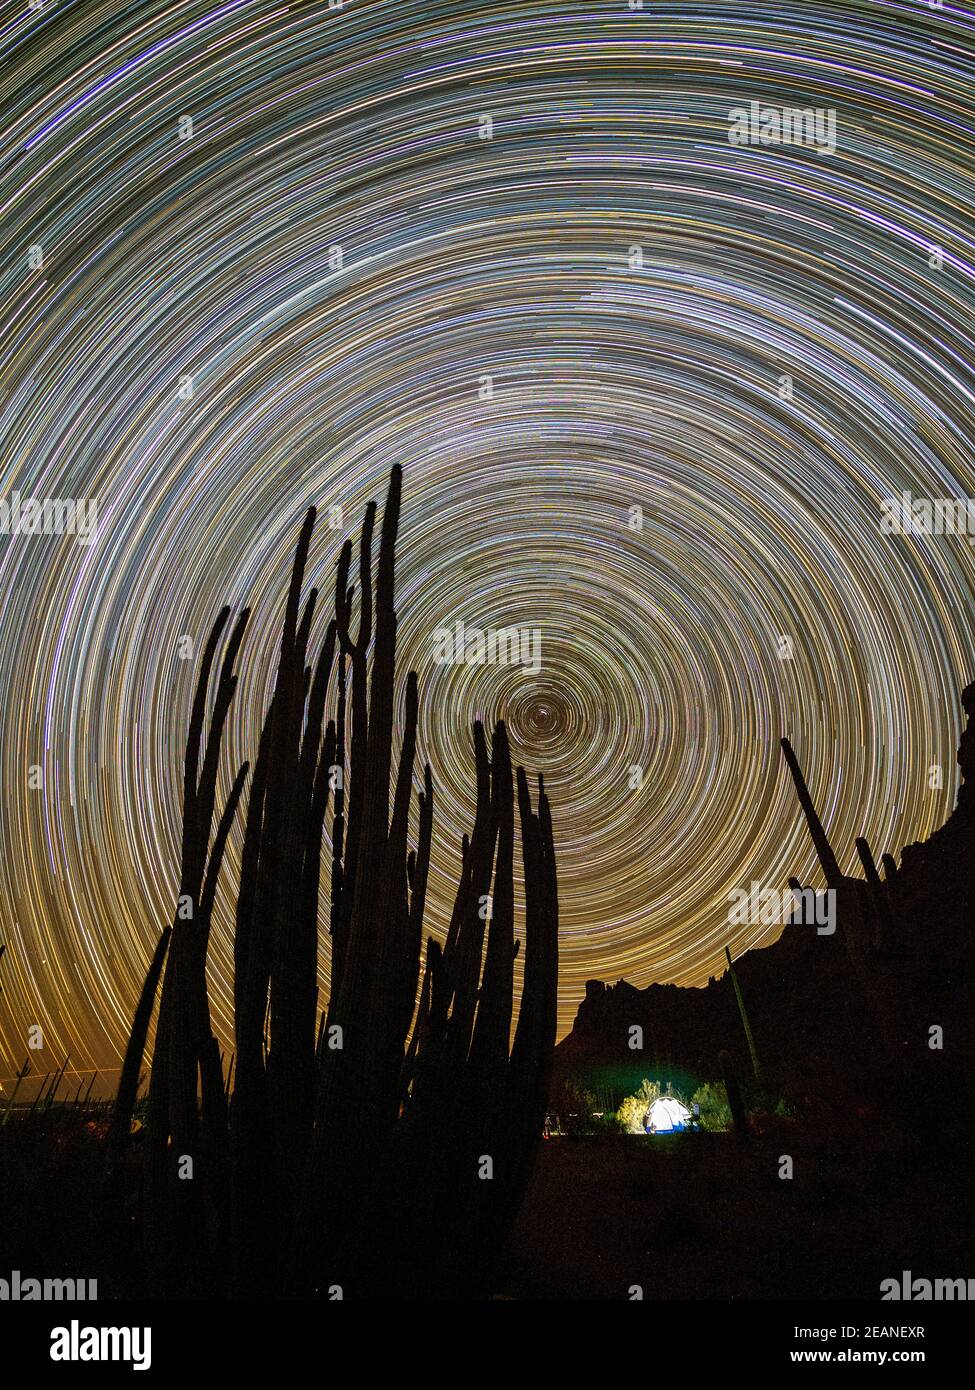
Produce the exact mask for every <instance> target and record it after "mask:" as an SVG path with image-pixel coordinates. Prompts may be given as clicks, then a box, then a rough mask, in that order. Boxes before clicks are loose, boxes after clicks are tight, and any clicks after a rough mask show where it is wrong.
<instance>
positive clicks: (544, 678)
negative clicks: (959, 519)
mask: <svg viewBox="0 0 975 1390" xmlns="http://www.w3.org/2000/svg"><path fill="white" fill-rule="evenodd" d="M633 2H634V0H631V3H633ZM973 74H975V11H969V10H967V9H965V8H964V7H956V6H950V5H949V4H948V3H947V0H946V3H945V5H944V7H943V8H941V9H934V10H932V9H929V8H928V6H927V4H926V3H916V2H913V0H912V2H911V3H907V0H905V2H904V3H890V4H888V3H844V4H813V3H810V0H800V2H799V3H795V4H791V5H790V4H781V3H780V4H774V5H773V4H770V5H765V4H756V3H747V4H738V5H731V4H723V3H716V4H698V5H683V6H675V5H669V4H656V3H652V2H651V0H644V3H643V5H642V8H638V9H635V10H631V9H630V8H629V6H628V5H627V3H626V0H607V3H590V4H585V5H583V4H578V3H533V4H523V3H509V4H504V3H500V4H499V3H482V4H457V3H450V4H447V3H439V2H438V0H414V3H392V2H391V0H386V3H382V2H381V0H378V2H376V3H370V2H369V0H346V3H345V4H344V5H343V6H341V7H339V6H336V7H335V8H330V7H329V6H328V4H327V3H326V2H325V0H317V3H314V4H291V5H281V4H274V3H265V2H264V0H235V2H234V3H230V4H224V5H215V4H213V3H212V0H202V2H198V0H191V2H190V3H167V4H155V3H139V4H129V5H125V4H119V3H111V4H108V3H106V4H99V3H89V0H75V2H74V3H71V0H47V3H45V4H44V5H43V7H42V8H38V9H33V8H30V7H29V6H28V4H27V0H17V3H16V4H6V5H3V6H0V103H2V128H0V136H2V146H0V325H2V326H0V436H2V442H0V473H2V480H0V498H7V499H9V498H10V497H11V496H12V495H13V494H14V493H15V492H18V493H20V494H21V495H22V496H23V497H25V498H44V497H49V498H59V499H93V500H94V501H95V502H96V504H97V530H96V532H95V534H94V538H93V539H92V540H91V541H90V543H88V544H82V543H79V540H78V539H77V538H76V537H74V536H70V535H67V536H64V535H62V536H58V535H52V536H43V535H42V536H32V535H17V536H8V535H4V536H0V613H2V623H0V771H2V779H3V797H2V806H0V817H2V818H0V875H2V878H0V940H5V941H6V942H7V944H8V950H7V954H6V956H5V958H4V960H3V963H2V966H0V984H2V987H3V994H2V997H0V1079H2V1080H3V1081H7V1079H8V1078H9V1077H10V1076H12V1074H13V1072H14V1071H15V1070H16V1068H17V1066H19V1064H20V1062H21V1061H22V1060H23V1058H24V1056H25V1055H26V1052H27V1046H26V1034H27V1028H28V1025H29V1024H31V1023H40V1024H41V1025H42V1027H43V1029H44V1033H45V1037H46V1040H47V1047H46V1049H45V1051H44V1052H42V1053H39V1054H35V1055H34V1056H35V1064H36V1065H37V1066H39V1067H40V1068H41V1069H42V1070H44V1069H46V1068H47V1067H48V1066H51V1067H53V1066H55V1065H59V1064H60V1063H61V1061H62V1060H63V1058H64V1055H65V1053H66V1052H68V1053H70V1055H71V1058H72V1067H71V1070H72V1071H74V1070H83V1069H85V1068H94V1067H102V1068H106V1069H110V1068H113V1067H114V1068H117V1067H118V1065H119V1060H120V1053H121V1049H122V1048H123V1046H124V1041H125V1037H126V1035H127V1031H128V1027H129V1022H130V1018H131V1012H132V1009H133V1006H134V1003H135V999H136V997H137V993H138V989H139V986H140V984H141V980H142V976H143V973H144V970H145V967H146V964H147V962H148V958H149V955H150V953H151V951H152V948H153V946H154V944H155V942H156V939H157V937H158V934H159V931H160V930H161V928H162V927H163V926H164V925H165V924H166V922H168V921H169V920H170V919H171V916H172V909H173V903H174V898H175V893H176V890H177V883H178V849H179V830H180V797H181V775H182V769H181V760H182V748H183V742H184V738H185V729H186V724H187V720H188V714H189V707H190V700H191V696H192V689H193V683H194V679H195V662H194V661H188V660H182V659H180V655H179V650H180V643H181V639H184V638H186V637H189V638H191V639H192V641H193V643H194V644H196V646H197V648H198V647H199V645H200V644H201V643H202V641H203V640H204V639H205V636H206V633H207V631H208V630H209V627H210V625H211V623H212V621H213V618H214V616H215V615H216V613H217V611H218V609H219V608H220V606H221V604H223V603H230V604H232V605H234V607H235V608H238V607H240V606H241V605H243V604H244V603H245V602H249V603H250V604H251V606H252V608H253V617H252V619H251V622H250V625H249V628H248V633H247V636H246V639H245V644H244V649H243V653H242V657H241V661H240V662H239V668H240V670H241V679H240V685H239V688H238V691H237V695H236V698H235V701H234V705H233V707H232V709H231V713H230V718H229V721H228V729H227V734H226V737H225V742H224V752H223V761H222V773H221V800H222V799H223V798H224V797H225V796H226V792H227V790H228V788H229V784H230V774H231V772H232V771H233V770H235V769H236V768H237V767H238V766H239V764H240V762H241V761H242V760H243V759H245V758H248V757H250V758H253V756H254V754H255V752H256V747H257V740H258V735H259V731H260V726H261V721H262V716H263V711H264V709H265V706H266V703H267V700H268V698H269V695H270V691H271V688H272V682H273V674H274V664H275V654H276V647H277V643H278V641H279V635H280V620H281V614H282V608H283V602H284V594H285V587H286V584H287V577H288V570H289V565H290V558H291V550H292V547H293V545H294V542H295V539H296V537H297V531H298V527H299V524H300V519H301V515H302V513H303V511H304V509H305V508H306V507H307V506H308V505H309V503H312V502H314V503H316V504H317V505H319V506H320V507H321V508H322V512H321V516H320V520H319V523H318V527H317V530H316V533H315V538H314V541H313V545H312V552H311V558H310V563H309V581H310V582H315V583H318V584H320V585H321V586H322V588H323V589H324V591H325V592H326V593H328V594H329V595H330V593H331V584H332V575H333V572H334V564H335V561H336V558H337V555H338V550H339V547H340V545H341V542H342V540H343V539H344V538H345V537H346V535H350V534H351V535H355V534H356V533H357V530H358V525H359V520H360V518H361V513H362V509H363V507H364V506H365V504H366V502H367V501H368V500H369V499H370V498H373V497H376V498H377V499H378V500H380V501H381V499H382V496H383V495H384V491H385V480H386V477H387V475H388V472H389V469H390V467H391V466H392V465H393V464H396V463H399V464H402V465H403V467H404V470H405V476H404V510H403V520H402V524H401V528H400V544H399V551H398V574H397V607H398V616H399V652H400V656H399V671H400V683H399V684H400V691H401V692H402V688H403V685H404V683H405V673H406V671H407V669H408V668H409V667H410V666H413V667H414V668H415V669H416V670H417V672H418V675H419V689H420V732H419V749H420V763H421V766H422V761H423V760H428V761H429V762H430V764H431V766H432V770H433V778H434V788H435V813H434V843H433V863H432V868H431V881H430V897H429V902H428V929H432V930H433V931H434V932H437V931H439V930H441V929H442V927H443V924H444V922H445V920H446V917H447V915H448V913H449V907H450V902H451V899H452V895H453V890H454V884H455V881H456V875H457V871H458V867H459V842H460V836H461V834H462V832H463V831H464V830H465V829H469V828H470V825H471V823H472V818H473V789H472V785H471V781H472V756H471V751H470V733H469V731H470V725H471V722H472V720H473V719H475V718H477V717H483V718H485V719H488V720H493V719H495V718H497V717H499V716H501V715H503V716H504V718H505V719H506V720H507V722H508V726H509V730H510V733H511V737H512V743H513V751H514V755H515V757H516V758H517V759H518V760H519V761H521V762H523V763H524V764H525V765H526V766H527V767H528V768H530V769H531V770H533V771H541V772H543V773H544V774H545V780H546V787H547V790H548V793H549V796H550V799H551V803H552V808H553V816H554V823H555V839H556V848H557V852H558V863H559V880H560V904H561V985H560V1027H561V1029H562V1031H564V1030H565V1029H567V1028H568V1027H569V1026H570V1025H571V1021H572V1018H573V1016H574V1013H575V1009H576V1007H577V1004H578V1001H579V999H580V997H581V995H582V992H583V986H584V982H585V981H586V980H587V979H590V978H594V977H595V978H601V979H606V980H616V979H618V978H620V977H622V976H625V977H626V978H627V979H629V980H631V981H632V982H633V983H635V984H638V985H641V986H642V985H646V984H649V983H650V982H652V981H654V980H661V981H666V980H673V981H677V982H679V983H685V984H703V983H705V982H706V980H707V978H708V976H709V975H710V974H717V973H720V971H721V969H722V968H723V959H722V957H723V948H724V946H725V944H726V942H728V943H729V944H730V945H731V946H732V949H733V951H735V952H736V953H737V952H740V951H741V950H744V949H746V948H747V947H748V946H749V945H751V944H754V943H756V942H758V941H764V942H766V943H767V942H768V941H770V940H772V939H774V937H775V935H776V934H777V932H778V930H779V929H778V928H771V929H770V928H769V927H767V926H761V925H756V926H750V927H736V928H734V929H730V928H729V927H728V925H727V912H728V894H729V892H730V891H731V890H732V889H734V888H736V887H739V886H745V887H747V886H748V885H749V884H750V883H751V881H752V880H757V881H759V882H761V883H762V884H764V885H770V886H775V887H779V888H784V887H785V885H786V881H787V879H788V877H789V875H791V874H798V875H799V876H800V877H801V878H802V879H803V880H804V881H810V880H811V881H813V882H815V883H821V881H822V880H821V878H820V876H819V875H818V871H817V870H816V868H815V864H814V859H813V855H812V851H811V846H810V844H809V842H808V837H807V835H806V832H805V829H804V827H803V825H802V823H801V817H800V815H799V811H798V806H797V804H796V801H795V796H794V792H793V791H792V789H791V783H790V782H789V780H788V777H787V774H786V771H785V769H784V766H783V765H782V762H781V757H780V754H779V749H778V740H779V738H780V737H781V736H782V735H783V734H787V735H789V736H790V737H791V739H792V741H793V744H794V746H795V748H796V752H797V754H798V756H799V758H800V760H801V761H802V763H803V765H804V767H805V769H806V772H807V776H808V779H809V782H810V787H811V790H812V792H813V795H814V797H815V799H816V801H817V804H818V806H819V809H820V811H821V814H822V815H823V818H824V820H825V822H826V824H827V826H828V827H829V829H830V832H831V835H832V837H833V841H834V845H835V847H836V849H837V853H838V855H839V857H840V861H841V864H842V865H843V867H844V868H846V869H848V870H852V869H853V866H854V863H855V858H856V857H855V851H854V845H853V842H854V838H855V836H857V835H860V834H864V835H866V836H867V837H868V839H869V841H870V844H871V846H872V848H873V850H874V852H875V854H876V855H877V856H878V857H879V855H880V853H881V852H883V851H885V850H890V851H895V852H896V851H899V849H900V847H901V845H902V844H904V843H908V842H910V841H912V840H915V839H918V838H922V837H924V836H926V835H928V834H929V833H930V832H931V831H932V830H933V829H934V828H935V827H936V826H937V825H939V824H940V823H941V822H942V821H943V820H944V819H945V817H946V815H947V814H948V813H949V811H950V809H951V806H952V805H953V803H954V798H955V795H956V791H957V770H956V768H955V749H956V747H957V743H958V736H959V724H958V704H959V701H958V694H959V692H960V689H961V687H962V685H963V684H965V683H966V682H967V681H968V680H970V679H972V676H973V674H975V626H973V621H972V617H973V615H972V599H971V595H972V591H973V586H972V582H973V577H975V549H973V547H972V546H971V545H970V544H969V538H968V537H967V536H937V535H935V536H931V535H921V534H918V535H911V534H908V535H885V534H882V533H881V528H880V516H881V503H882V501H883V500H884V499H887V498H890V497H891V496H898V495H900V494H901V493H902V492H903V491H905V490H906V491H909V492H910V493H911V494H912V495H913V496H915V497H934V498H943V497H960V498H966V497H969V496H972V495H975V453H973V449H972V443H971V441H972V439H973V438H975V428H973V426H975V374H973V371H972V360H973V353H972V341H971V334H972V328H973V324H975V313H973V310H975V268H973V267H975V245H973V237H975V227H973V218H972V208H973V206H975V187H973V184H975V110H973V102H972V95H973V87H972V81H973ZM751 101H758V102H760V103H762V104H763V105H764V106H776V105H778V106H782V105H788V106H797V107H814V108H825V109H833V110H835V113H836V114H835V120H836V149H835V151H834V152H823V151H821V150H819V149H816V148H813V147H810V146H808V145H806V146H784V145H766V146H763V145H741V146H736V145H733V144H732V143H730V142H729V138H728V132H729V112H730V111H731V110H733V109H735V108H738V107H742V106H745V107H747V105H748V103H749V102H751ZM187 118H189V119H187ZM488 118H489V119H488ZM32 248H33V249H32ZM38 248H39V252H40V254H39V255H38ZM785 379H788V380H785ZM330 507H341V508H342V524H341V527H340V528H337V529H334V530H330V529H329V523H328V510H329V508H330ZM633 508H640V509H641V511H640V513H639V514H638V513H635V512H633V511H632V509H633ZM641 518H642V529H637V527H638V522H639V520H640V519H641ZM329 609H330V602H328V603H322V604H320V610H321V611H320V612H319V615H318V619H316V628H315V633H314V639H313V640H314V646H315V649H316V650H317V647H318V644H319V642H320V640H321V633H322V631H323V629H324V623H325V621H326V619H327V616H328V611H329ZM457 621H463V622H464V623H465V624H467V625H468V626H480V627H482V628H489V627H501V626H510V625H518V626H521V627H527V628H531V629H538V630H539V632H540V634H541V658H542V659H541V669H540V670H539V671H538V672H537V674H532V673H531V672H529V671H527V670H526V669H524V668H522V667H518V666H511V665H509V666H502V665H495V666H488V665H481V666H474V665H438V664H437V663H436V661H435V659H434V657H435V644H434V642H433V633H434V630H435V629H436V628H437V627H439V626H441V625H445V624H450V625H452V624H454V623H455V622H457ZM933 764H937V765H940V766H941V767H942V769H943V778H942V779H941V780H942V785H941V786H940V787H939V786H933V787H932V786H931V785H930V783H931V781H932V780H934V781H935V782H937V780H938V779H937V777H935V778H933V779H932V777H931V775H930V771H929V770H930V768H931V765H933ZM32 767H33V768H40V769H41V775H42V779H43V785H42V786H41V787H36V788H34V787H32V786H31V782H32V781H36V780H37V775H36V774H35V775H34V776H33V777H32V776H31V773H30V769H31V768H32ZM634 768H637V769H640V770H641V772H642V787H640V786H636V787H635V786H632V785H631V783H633V781H634V780H635V778H634V774H633V772H632V769H634ZM240 829H241V827H240V819H238V825H237V828H236V831H235V834H234V837H233V838H232V840H231V844H230V847H229V849H228V854H227V860H226V864H225V868H224V871H223V876H222V880H221V885H222V886H221V893H220V895H219V897H218V903H217V909H216V913H215V921H214V929H213V937H212V941H211V948H210V976H211V1003H212V1008H213V1021H214V1029H215V1031H216V1032H217V1033H218V1035H219V1037H220V1039H221V1041H222V1043H223V1044H224V1046H227V1047H229V1046H231V1037H232V1023H231V978H232V977H231V966H232V943H231V931H230V928H231V905H232V900H233V899H232V892H231V890H232V889H233V888H234V885H235V882H236V876H237V872H238V870H239V863H240ZM327 887H328V875H327V873H326V874H324V875H323V884H322V900H323V909H324V903H325V895H326V893H327ZM323 921H324V913H323ZM323 937H324V940H323V943H322V961H321V967H322V971H321V982H322V985H323V987H326V986H327V979H328V971H327V948H328V938H327V933H325V932H324V931H323ZM109 1075H112V1073H109ZM9 1089H10V1088H9V1084H8V1085H7V1090H8V1091H9Z"/></svg>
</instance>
